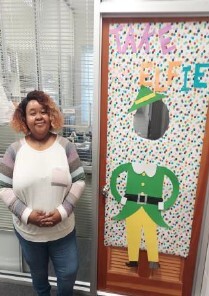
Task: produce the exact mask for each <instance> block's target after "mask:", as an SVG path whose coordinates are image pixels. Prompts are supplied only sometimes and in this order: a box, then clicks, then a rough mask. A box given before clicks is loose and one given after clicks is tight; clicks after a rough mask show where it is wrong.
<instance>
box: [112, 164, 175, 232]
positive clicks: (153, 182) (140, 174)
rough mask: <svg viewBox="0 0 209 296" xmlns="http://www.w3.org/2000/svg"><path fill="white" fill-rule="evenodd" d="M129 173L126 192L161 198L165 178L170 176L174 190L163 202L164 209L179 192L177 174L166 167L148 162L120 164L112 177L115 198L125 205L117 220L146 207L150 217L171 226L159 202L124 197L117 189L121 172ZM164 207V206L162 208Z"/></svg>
mask: <svg viewBox="0 0 209 296" xmlns="http://www.w3.org/2000/svg"><path fill="white" fill-rule="evenodd" d="M124 172H126V173H127V184H126V194H131V195H138V194H139V195H140V194H145V195H148V196H151V197H152V199H153V198H161V197H162V195H163V184H164V178H165V177H168V178H169V180H170V181H171V183H172V186H173V191H172V194H171V196H170V197H169V198H167V199H166V200H165V201H164V202H163V203H161V206H162V204H163V210H167V209H169V208H170V207H171V206H172V205H173V204H174V203H175V201H176V199H177V196H178V194H179V182H178V179H177V177H176V176H175V174H174V173H173V172H172V171H170V170H169V169H167V168H166V167H161V166H156V165H155V164H146V163H125V164H122V165H120V166H118V167H117V168H116V169H115V170H114V171H113V172H112V176H111V179H110V188H111V193H112V195H113V196H114V197H115V199H116V200H117V201H118V202H120V203H122V204H123V205H124V206H123V208H122V210H121V212H120V213H119V214H118V215H117V216H115V217H114V219H115V220H123V219H125V218H127V217H129V216H130V215H132V214H133V213H135V212H136V211H137V210H139V209H140V208H141V207H143V208H144V210H145V211H146V213H147V214H148V215H149V217H150V218H151V219H152V220H153V221H154V222H155V223H156V224H157V225H159V226H161V227H165V228H169V226H168V225H167V224H166V223H165V221H164V220H163V218H162V216H161V210H159V206H158V202H156V204H148V203H137V202H136V201H131V200H128V199H126V198H124V197H122V196H121V195H120V194H119V192H118V189H117V178H118V177H119V175H120V174H121V173H124ZM161 209H162V208H161Z"/></svg>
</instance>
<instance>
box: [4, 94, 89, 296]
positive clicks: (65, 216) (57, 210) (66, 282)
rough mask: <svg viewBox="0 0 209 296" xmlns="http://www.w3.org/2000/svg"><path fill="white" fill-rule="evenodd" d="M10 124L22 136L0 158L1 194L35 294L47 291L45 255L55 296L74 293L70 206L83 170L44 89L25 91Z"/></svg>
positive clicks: (77, 194)
mask: <svg viewBox="0 0 209 296" xmlns="http://www.w3.org/2000/svg"><path fill="white" fill-rule="evenodd" d="M11 124H12V127H13V128H14V129H15V130H16V131H18V132H23V133H24V134H25V137H24V138H22V139H20V140H19V141H17V142H15V143H13V144H11V145H10V147H9V148H8V149H7V151H6V153H5V155H4V157H3V159H2V162H1V163H0V197H1V199H2V200H3V201H4V203H5V204H6V205H7V206H8V208H9V209H10V210H11V212H12V213H13V222H14V228H15V233H16V235H17V237H18V239H19V242H20V245H21V247H22V251H23V255H24V257H25V260H26V262H27V263H28V265H29V267H30V271H31V276H32V280H33V287H34V289H35V291H36V292H37V294H38V295H40V296H48V295H50V289H51V287H50V285H49V282H48V262H49V258H50V259H51V260H52V263H53V266H54V269H55V273H56V276H57V290H58V295H59V296H70V295H73V285H74V283H75V279H76V274H77V269H78V258H77V247H76V237H75V219H74V212H73V209H74V207H75V204H76V202H77V201H78V199H79V198H80V196H81V194H82V192H83V190H84V187H85V183H84V170H83V168H82V166H81V163H80V160H79V157H78V154H77V152H76V149H75V146H74V144H72V143H70V142H69V141H68V140H67V139H65V138H63V137H61V136H59V135H58V134H56V133H55V131H58V130H59V129H60V128H61V127H62V125H63V117H62V115H61V113H60V111H59V109H58V107H57V106H56V105H55V103H54V102H53V100H52V99H51V98H50V97H49V96H48V95H47V94H45V93H44V92H42V91H36V90H35V91H32V92H30V93H29V94H28V95H27V97H26V98H25V99H23V101H22V102H21V103H20V104H19V105H18V107H17V108H16V110H15V112H14V115H13V118H12V122H11Z"/></svg>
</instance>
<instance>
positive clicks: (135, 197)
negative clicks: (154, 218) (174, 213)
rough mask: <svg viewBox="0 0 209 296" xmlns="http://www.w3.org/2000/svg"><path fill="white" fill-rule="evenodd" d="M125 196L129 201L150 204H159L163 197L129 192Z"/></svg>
mask: <svg viewBox="0 0 209 296" xmlns="http://www.w3.org/2000/svg"><path fill="white" fill-rule="evenodd" d="M125 197H126V198H127V200H129V201H134V202H136V203H138V204H150V205H158V203H159V202H162V201H163V199H162V197H154V196H149V195H140V194H129V193H126V194H125Z"/></svg>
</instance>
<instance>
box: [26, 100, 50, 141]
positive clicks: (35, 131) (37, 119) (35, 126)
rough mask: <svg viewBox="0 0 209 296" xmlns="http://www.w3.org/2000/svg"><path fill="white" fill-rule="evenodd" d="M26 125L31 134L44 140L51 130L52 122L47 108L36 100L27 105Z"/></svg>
mask: <svg viewBox="0 0 209 296" xmlns="http://www.w3.org/2000/svg"><path fill="white" fill-rule="evenodd" d="M26 123H27V126H28V128H29V130H30V131H31V134H32V135H33V136H34V137H36V138H37V139H42V138H44V136H46V135H47V134H48V132H49V130H50V128H51V121H50V118H49V114H48V113H47V110H46V108H45V107H44V106H42V105H40V104H39V103H38V101H36V100H31V101H30V102H29V103H28V104H27V107H26Z"/></svg>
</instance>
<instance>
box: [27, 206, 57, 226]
mask: <svg viewBox="0 0 209 296" xmlns="http://www.w3.org/2000/svg"><path fill="white" fill-rule="evenodd" d="M61 220H62V218H61V215H60V213H59V211H58V210H57V209H56V210H54V211H51V212H49V213H48V214H47V213H46V212H44V211H39V210H33V211H32V212H31V213H30V215H29V217H28V224H33V225H36V226H38V227H53V226H55V225H56V224H58V223H59V222H61Z"/></svg>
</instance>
